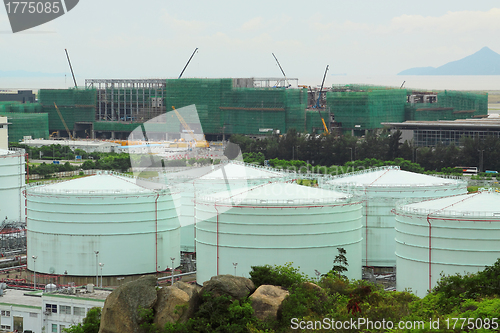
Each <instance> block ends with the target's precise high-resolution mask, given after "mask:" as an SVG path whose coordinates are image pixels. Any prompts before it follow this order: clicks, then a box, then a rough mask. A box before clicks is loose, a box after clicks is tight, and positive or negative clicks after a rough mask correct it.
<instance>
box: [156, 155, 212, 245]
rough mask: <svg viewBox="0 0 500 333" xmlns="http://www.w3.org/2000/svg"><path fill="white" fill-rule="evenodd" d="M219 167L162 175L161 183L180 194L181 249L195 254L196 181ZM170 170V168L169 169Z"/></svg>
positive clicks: (189, 169)
mask: <svg viewBox="0 0 500 333" xmlns="http://www.w3.org/2000/svg"><path fill="white" fill-rule="evenodd" d="M216 167H217V166H214V165H209V166H202V167H196V168H182V169H184V170H176V171H169V172H165V173H163V174H162V179H161V181H162V182H163V183H165V184H167V185H169V186H170V187H171V188H172V189H173V190H174V191H175V192H177V193H179V195H178V197H177V200H176V205H177V213H178V217H179V223H180V226H181V228H180V249H181V251H184V252H194V250H195V249H194V203H193V200H194V192H195V190H194V189H195V187H194V180H196V179H197V178H199V177H202V176H204V175H206V174H207V173H210V172H212V171H213V170H214V169H215V168H216ZM167 169H168V168H167Z"/></svg>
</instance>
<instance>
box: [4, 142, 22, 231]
mask: <svg viewBox="0 0 500 333" xmlns="http://www.w3.org/2000/svg"><path fill="white" fill-rule="evenodd" d="M25 174H26V171H25V151H24V150H23V149H12V150H5V149H0V220H4V219H7V220H9V221H17V222H21V221H22V222H24V218H25V200H24V196H23V190H24V186H25Z"/></svg>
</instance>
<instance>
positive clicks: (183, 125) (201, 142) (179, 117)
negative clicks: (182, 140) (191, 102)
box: [172, 106, 208, 148]
mask: <svg viewBox="0 0 500 333" xmlns="http://www.w3.org/2000/svg"><path fill="white" fill-rule="evenodd" d="M172 110H174V112H175V115H176V116H177V118H178V119H179V121H180V122H181V124H182V127H184V129H185V130H186V131H187V132H188V133H189V135H191V137H192V138H193V140H194V142H195V143H196V144H200V145H201V146H202V147H205V148H208V142H207V141H206V140H198V139H196V137H195V136H194V133H193V130H192V129H191V127H189V125H188V124H187V123H186V121H185V120H184V118H182V116H181V114H180V113H179V112H178V111H177V110H176V109H175V106H172Z"/></svg>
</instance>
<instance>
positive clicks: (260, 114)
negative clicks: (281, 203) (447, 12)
mask: <svg viewBox="0 0 500 333" xmlns="http://www.w3.org/2000/svg"><path fill="white" fill-rule="evenodd" d="M292 80H296V79H292ZM282 81H283V80H281V79H273V78H268V79H256V78H247V79H236V78H219V79H191V78H189V79H183V78H181V79H137V80H116V79H87V80H86V81H85V88H71V89H41V90H39V91H38V94H37V96H38V100H37V102H36V103H21V102H19V101H11V102H9V101H4V102H0V115H1V116H6V117H7V118H8V121H9V123H10V126H9V141H10V142H19V141H21V140H22V139H23V137H24V136H31V137H32V138H45V139H48V138H49V137H65V138H72V137H73V138H96V139H127V138H128V136H129V135H130V133H131V132H132V131H133V130H134V129H135V128H137V127H138V126H140V125H141V124H143V123H145V122H148V121H150V120H152V119H155V118H157V117H158V116H160V115H162V114H166V113H169V112H172V111H173V110H172V107H175V108H181V107H185V106H189V105H194V106H195V107H196V111H197V115H198V118H199V122H196V121H194V120H193V121H190V119H186V122H187V124H189V126H190V127H192V130H194V131H195V132H198V133H204V134H205V136H206V139H207V140H224V139H227V138H228V137H229V136H231V135H232V134H243V135H249V136H266V135H273V134H283V133H286V132H287V131H288V130H290V129H292V128H293V129H295V130H297V131H298V132H303V133H322V132H330V131H332V130H333V131H338V132H339V133H351V134H353V135H356V136H360V135H365V134H366V133H367V132H369V131H373V130H377V129H380V128H382V127H383V125H382V123H395V122H404V121H408V120H426V121H435V120H455V119H470V118H483V117H486V116H487V112H488V95H487V93H469V92H461V91H439V92H438V91H436V92H434V91H413V90H407V89H400V88H395V87H380V86H367V85H342V86H332V87H325V88H323V87H322V88H321V89H318V88H314V89H312V88H310V87H306V86H298V87H297V88H291V87H289V88H286V85H282V84H280V82H282ZM272 82H275V83H274V84H273V83H272ZM200 124H201V127H200ZM181 125H182V124H181V123H180V121H179V120H178V119H176V117H173V118H168V121H167V122H166V123H163V124H162V123H158V124H157V129H158V132H159V133H161V132H166V131H167V132H168V130H167V128H166V127H170V128H175V130H178V129H179V128H180V126H181ZM160 139H161V138H160ZM174 139H175V138H174Z"/></svg>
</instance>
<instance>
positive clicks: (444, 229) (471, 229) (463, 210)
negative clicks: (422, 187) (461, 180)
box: [395, 190, 500, 297]
mask: <svg viewBox="0 0 500 333" xmlns="http://www.w3.org/2000/svg"><path fill="white" fill-rule="evenodd" d="M395 213H396V256H397V273H396V284H397V285H396V288H397V290H399V291H402V290H405V289H407V288H408V289H411V290H412V292H413V293H415V294H416V295H417V296H419V297H424V296H425V295H426V294H427V291H428V290H432V288H434V287H435V286H436V282H437V281H438V280H439V279H440V275H441V274H445V275H454V274H456V273H460V274H462V275H463V274H465V273H475V272H478V271H480V270H483V269H484V268H485V266H492V265H493V264H494V263H495V262H496V261H497V259H498V258H500V246H499V244H500V193H498V192H496V191H494V190H482V191H480V192H477V193H472V194H462V195H456V196H452V197H446V198H440V199H433V200H427V201H423V202H419V203H412V204H406V205H404V204H402V205H399V206H398V207H397V208H396V209H395Z"/></svg>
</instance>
